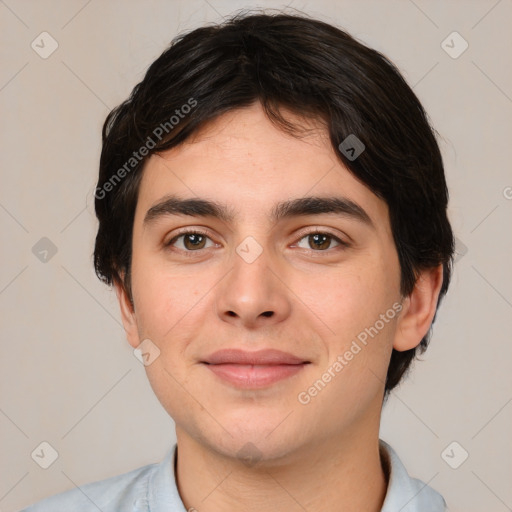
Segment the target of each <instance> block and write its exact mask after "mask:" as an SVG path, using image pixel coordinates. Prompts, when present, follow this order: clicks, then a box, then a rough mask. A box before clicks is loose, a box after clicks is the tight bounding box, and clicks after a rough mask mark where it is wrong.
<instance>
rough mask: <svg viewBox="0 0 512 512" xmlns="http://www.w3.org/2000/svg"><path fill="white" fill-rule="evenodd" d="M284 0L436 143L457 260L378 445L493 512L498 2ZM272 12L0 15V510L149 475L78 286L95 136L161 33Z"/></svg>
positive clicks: (145, 404)
mask: <svg viewBox="0 0 512 512" xmlns="http://www.w3.org/2000/svg"><path fill="white" fill-rule="evenodd" d="M290 4H291V6H292V7H293V8H297V9H300V10H303V11H305V12H307V13H309V14H311V15H314V16H317V17H318V18H320V19H323V20H325V21H331V22H334V23H336V24H338V25H339V26H341V27H343V28H346V29H347V30H348V31H349V32H351V33H352V34H353V35H354V36H356V37H358V38H360V39H361V40H363V41H365V42H366V43H368V44H370V45H371V46H373V47H375V48H376V49H378V50H380V51H382V52H384V53H385V54H386V55H388V56H389V57H390V58H391V59H392V60H393V61H394V62H395V63H396V64H397V65H398V66H399V68H400V69H401V70H402V72H403V73H404V75H405V77H406V79H407V80H408V82H409V83H410V84H411V85H412V86H413V87H414V90H415V92H416V93H417V94H418V96H419V98H420V100H421V101H422V102H423V104H424V106H425V107H426V109H427V111H428V112H429V114H430V116H431V119H432V122H433V124H434V125H435V127H436V128H437V130H438V131H439V132H440V134H441V135H442V137H443V139H442V140H441V146H442V151H443V155H444V158H445V164H446V172H447V178H448V182H449V187H450V190H451V203H450V218H451V220H452V223H453V227H454V230H455V232H456V235H457V237H458V239H459V240H460V241H461V243H460V245H459V252H460V256H459V260H458V262H457V264H456V268H455V272H454V276H453V282H452V285H451V289H450V291H449V294H448V296H447V298H446V299H445V301H444V303H443V305H442V308H441V310H440V312H439V315H438V319H437V321H436V323H435V329H434V336H433V339H432V342H431V346H430V348H429V350H428V351H427V353H426V354H425V356H424V357H423V359H424V361H423V362H418V363H417V364H416V366H415V371H414V372H413V373H412V375H411V377H410V378H409V379H408V380H407V381H406V382H405V383H404V384H403V385H402V386H401V387H400V389H399V390H397V391H396V392H394V393H393V395H392V397H391V398H390V401H389V403H388V405H387V406H386V408H385V409H384V412H383V419H382V429H381V437H382V438H383V439H385V440H386V441H388V442H389V443H390V444H391V445H392V446H393V447H394V448H395V450H396V451H397V452H398V454H399V455H400V456H401V458H402V460H403V461H404V463H405V465H406V467H407V468H408V470H409V472H410V474H411V475H412V476H415V477H418V478H421V479H422V480H424V481H425V482H428V483H429V484H430V485H431V486H432V487H434V488H435V489H437V490H439V491H440V492H441V493H442V494H443V495H444V497H445V499H446V500H447V502H448V504H449V509H450V510H451V511H460V512H462V511H464V512H477V511H478V512H480V511H483V510H485V511H486V512H490V511H496V512H501V511H505V510H510V508H511V507H512V487H511V486H510V481H511V477H512V446H511V445H512V442H511V440H510V432H511V431H512V403H511V401H512V373H511V371H510V363H511V359H512V358H511V356H512V343H511V335H510V333H511V332H512V321H511V318H512V314H511V313H512V266H511V265H510V261H511V253H512V229H511V227H510V226H511V222H510V221H511V214H512V188H511V187H512V173H511V165H510V151H509V147H510V141H511V139H512V133H511V131H512V130H511V114H512V99H511V98H512V73H511V69H512V67H511V60H512V59H511V53H510V48H512V30H511V28H512V27H511V20H512V2H511V1H510V0H501V1H496V0H489V1H487V0H481V1H476V0H475V1H455V0H452V1H435V2H434V1H420V0H414V1H412V0H410V1H409V0H401V1H399V0H396V1H355V0H354V1H342V2H337V1H334V0H331V1H328V0H324V1H316V2H313V1H310V2H306V1H303V0H294V1H292V2H290ZM284 5H285V4H284V3H281V2H272V1H268V2H259V3H257V4H256V3H246V2H242V1H224V0H208V1H206V0H186V1H172V2H171V1H164V0H152V1H146V2H143V1H134V0H131V1H121V0H116V1H100V0H92V1H86V0H79V1H78V0H77V1H67V2H64V1H61V2H57V1H49V0H41V1H36V0H33V1H26V0H25V1H24V0H18V1H15V0H5V1H0V17H1V25H0V39H1V43H2V44H1V46H0V52H1V57H2V66H1V68H0V108H1V123H2V147H1V151H0V159H1V163H0V169H1V171H0V172H1V185H0V226H1V247H2V258H1V265H0V308H1V312H2V315H1V340H2V345H1V347H2V351H1V354H2V357H1V358H0V384H1V394H0V438H1V446H2V450H1V461H2V462H1V467H0V510H1V511H2V512H11V511H16V510H19V509H21V508H22V507H24V506H26V505H28V504H29V503H31V502H33V501H36V500H39V499H41V498H43V497H45V496H48V495H51V494H54V493H57V492H60V491H63V490H65V489H69V488H72V487H73V486H75V485H81V484H83V483H86V482H89V481H94V480H99V479H103V478H106V477H109V476H112V475H116V474H120V473H123V472H126V471H128V470H130V469H133V468H136V467H139V466H141V465H145V464H148V463H151V462H156V461H159V460H160V459H161V458H162V457H163V455H164V453H165V452H166V451H167V450H168V448H169V447H170V445H171V444H172V443H174V439H175V438H174V425H173V423H172V420H170V418H169V417H168V416H167V415H166V413H165V412H164V411H163V409H162V408H161V406H160V404H159V403H158V401H157V399H156V398H155V397H154V395H153V393H152V391H151V389H150V387H149V384H148V383H147V380H146V376H145V373H144V369H143V366H142V365H141V364H140V363H139V361H138V360H137V359H136V358H135V357H134V356H133V353H132V351H131V350H130V347H129V345H128V344H127V343H126V342H125V338H124V332H123V330H122V328H121V325H120V320H119V314H118V309H117V303H116V299H115V295H114V293H113V292H111V291H109V290H108V289H107V288H106V287H104V286H103V285H102V284H101V283H100V282H99V281H98V280H97V279H96V277H95V275H94V272H93V267H92V250H93V240H94V236H95V229H96V221H95V217H94V214H93V205H92V198H93V191H94V186H95V179H96V172H97V166H98V158H99V152H100V129H101V125H102V122H103V120H104V118H105V116H106V115H107V113H108V111H109V109H111V108H113V107H114V106H115V105H117V104H118V103H119V102H121V101H122V100H124V99H125V98H126V96H127V95H128V94H129V92H130V91H131V89H132V87H133V86H134V85H135V84H136V83H137V82H138V81H140V80H141V78H142V77H143V74H144V72H145V70H146V69H147V67H148V65H149V64H150V63H151V62H152V61H153V60H154V59H155V58H156V57H157V56H158V55H159V54H160V53H161V52H162V51H163V49H164V47H166V46H167V45H168V44H169V43H170V41H171V39H172V38H173V37H174V36H175V35H176V34H177V33H178V32H179V31H182V30H185V29H191V28H195V27H197V26H199V25H201V24H203V23H205V22H213V21H219V20H221V19H222V17H223V16H226V15H228V14H231V13H232V12H234V11H235V10H237V9H240V8H242V7H256V6H263V7H275V8H280V7H283V6H284ZM43 31H47V32H48V33H49V34H51V36H52V37H53V38H54V39H55V40H56V41H57V42H58V45H59V46H58V49H57V50H56V51H55V52H54V53H53V54H52V55H50V56H49V57H48V58H47V59H43V58H41V57H40V55H39V54H38V53H36V51H34V50H33V49H32V48H31V43H32V41H34V40H36V43H37V41H40V38H39V39H37V37H38V36H39V34H40V33H41V32H43ZM453 31H457V32H458V33H459V34H460V35H461V36H462V37H463V38H464V40H466V41H467V43H468V44H469V47H468V49H467V50H466V51H465V52H464V53H462V54H461V55H460V56H459V57H458V58H452V57H451V56H450V55H448V53H447V52H446V51H445V50H444V49H443V47H442V45H441V43H442V42H443V41H444V40H445V39H446V38H447V36H448V35H449V34H451V33H452V32H453ZM45 37H47V36H45ZM452 39H453V38H452ZM45 41H46V43H45V48H46V49H48V48H49V47H50V46H49V40H48V39H46V40H45ZM450 41H451V39H448V43H447V44H449V45H450V46H453V47H454V48H452V50H451V51H452V52H453V51H459V50H460V49H461V48H462V46H461V44H462V41H461V40H457V39H455V40H454V42H453V43H451V42H450ZM39 44H40V45H41V43H39ZM43 237H47V238H48V239H50V240H51V242H52V243H53V244H54V246H55V248H56V249H57V252H56V254H55V255H53V256H52V255H51V252H49V253H48V255H47V258H48V261H47V262H46V263H45V262H42V261H40V259H39V258H41V257H42V254H41V253H39V258H38V257H36V254H34V253H33V250H32V248H33V247H34V245H35V244H36V243H37V242H38V241H39V240H40V239H41V238H43ZM40 243H42V244H43V246H44V244H45V243H48V242H40ZM36 247H39V246H36ZM43 249H44V247H43ZM40 250H41V249H40ZM36 253H37V251H36ZM43 441H46V442H48V443H50V444H51V445H52V446H53V447H54V449H55V450H57V452H58V454H59V457H58V459H57V460H56V461H55V463H53V464H52V465H51V466H50V467H49V468H48V469H42V468H41V467H39V465H37V464H36V462H34V460H33V459H32V458H31V453H32V452H33V451H34V450H35V449H36V447H38V446H39V445H40V443H41V442H43ZM453 441H456V442H457V443H458V445H456V446H455V448H453V446H452V448H453V451H451V449H449V450H448V455H449V457H446V456H445V457H444V458H443V457H442V453H443V451H444V450H445V448H446V447H447V446H448V445H450V443H452V442H453ZM462 450H465V451H467V452H468V453H469V457H468V458H467V460H466V461H465V462H464V463H463V464H462V465H460V466H459V467H458V469H452V468H451V467H450V466H449V465H448V463H447V462H446V461H445V460H449V462H450V463H451V464H452V465H456V463H460V460H461V457H462V456H463V454H464V452H463V451H462ZM47 453H48V451H47Z"/></svg>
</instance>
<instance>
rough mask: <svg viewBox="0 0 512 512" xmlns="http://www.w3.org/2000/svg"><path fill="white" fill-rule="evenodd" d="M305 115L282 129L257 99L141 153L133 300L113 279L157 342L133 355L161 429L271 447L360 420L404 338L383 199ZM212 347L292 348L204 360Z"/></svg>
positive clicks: (135, 335) (363, 422)
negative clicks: (139, 357) (252, 362)
mask: <svg viewBox="0 0 512 512" xmlns="http://www.w3.org/2000/svg"><path fill="white" fill-rule="evenodd" d="M289 117H290V119H291V120H295V121H297V119H296V118H294V116H293V115H292V114H291V113H289ZM301 124H302V126H306V125H305V123H304V122H302V123H301ZM308 126H309V128H310V129H311V130H310V131H309V132H308V135H307V136H304V137H302V138H294V137H292V136H290V135H287V134H285V133H283V132H282V131H280V130H279V129H277V128H276V127H274V125H273V124H272V123H271V122H270V121H269V120H268V118H267V117H266V116H265V115H264V113H263V110H262V109H261V106H260V105H259V104H255V105H253V106H251V107H249V108H245V109H240V110H237V111H233V112H230V113H228V114H225V115H222V116H221V117H218V118H217V119H216V120H215V121H214V122H212V123H210V124H209V125H208V126H207V127H206V128H205V129H203V130H202V131H201V132H199V133H197V134H196V135H195V136H194V137H193V138H191V139H189V140H187V141H186V143H184V144H183V145H181V146H180V147H177V148H173V149H171V150H169V151H167V152H165V153H162V154H161V155H160V156H156V155H153V156H152V157H151V158H150V159H149V160H148V162H147V164H146V167H145V169H144V173H143V177H142V181H141V185H140V190H139V197H138V203H137V208H136V213H135V220H134V230H133V257H132V267H131V282H132V294H133V301H134V310H133V311H132V310H131V309H130V306H129V304H128V302H127V300H126V296H125V294H123V292H122V291H121V292H119V289H118V293H119V296H120V300H121V306H122V309H123V321H124V323H125V327H126V330H127V334H128V339H129V341H130V343H131V344H132V346H134V347H136V346H138V345H139V343H140V342H142V340H150V343H151V344H154V346H156V347H157V348H158V350H159V351H160V353H159V355H158V357H156V358H155V359H154V361H152V362H151V364H149V365H148V366H146V371H147V375H148V377H149V380H150V383H151V385H152V388H153V390H154V392H155V393H156V395H157V397H158V399H159V400H160V402H161V403H162V405H163V406H164V408H165V409H166V410H167V412H168V413H169V414H170V416H171V417H172V418H173V419H174V421H175V422H176V426H177V429H179V431H180V432H183V433H186V435H188V436H190V437H192V438H194V439H195V440H197V441H199V442H201V443H202V444H203V445H204V446H207V447H209V448H211V449H212V450H215V451H216V452H218V453H222V454H224V455H227V456H230V457H236V456H237V454H238V453H239V451H240V450H241V449H242V447H243V446H244V445H246V443H252V444H251V446H255V447H257V450H258V453H259V454H260V456H261V457H262V458H268V459H272V458H278V457H282V456H284V455H286V454H291V453H294V452H297V451H300V450H301V449H303V448H304V447H310V448H311V447H314V446H315V444H317V443H319V442H321V441H325V440H327V439H335V438H336V437H339V436H342V435H351V433H353V432H356V431H357V432H361V429H365V428H366V429H367V428H368V425H370V424H371V425H372V428H375V425H376V422H377V423H378V418H379V415H380V407H381V404H382V394H383V389H384V382H385V379H386V372H387V367H388V363H389V358H390V355H391V350H392V348H393V345H395V346H397V347H398V346H399V345H400V343H405V342H404V340H403V339H402V338H401V334H400V333H401V332H402V334H403V333H404V332H407V328H404V329H402V330H400V329H399V327H400V321H401V317H402V316H403V314H404V310H403V308H404V307H406V306H407V304H408V303H404V302H403V301H402V299H401V296H400V292H399V283H400V268H399V262H398V257H397V252H396V248H395V245H394V242H393V237H392V233H391V229H390V224H389V213H388V209H387V206H386V204H385V203H384V202H383V201H382V200H381V199H379V198H378V197H377V196H375V195H374V194H373V193H372V192H371V191H370V190H369V189H368V188H366V186H364V185H363V184H362V183H360V182H359V181H358V180H357V179H356V178H355V177H354V176H352V175H351V174H350V173H349V172H348V171H347V169H346V168H344V166H343V165H342V164H341V163H340V161H339V160H338V159H337V157H336V155H335V153H334V150H333V149H332V147H331V145H330V143H329V141H328V138H327V131H326V130H325V129H324V128H322V127H321V126H320V125H315V124H312V123H311V124H309V125H308ZM171 196H172V198H173V199H175V200H176V199H178V200H187V199H196V200H206V201H209V202H214V203H217V206H218V210H215V209H212V208H209V207H206V206H204V205H203V206H202V209H201V208H197V207H196V208H195V210H194V209H191V208H190V203H189V205H188V206H189V208H188V209H185V208H184V206H183V203H182V204H181V206H180V205H179V204H178V203H177V202H174V203H172V202H170V201H169V199H170V198H171ZM305 198H315V200H316V201H317V202H316V203H314V200H313V199H312V200H311V201H310V202H309V203H308V202H307V201H304V199H305ZM327 198H329V199H335V200H337V202H336V201H330V202H325V200H326V199H327ZM301 199H302V200H303V201H302V202H300V203H298V202H297V201H296V200H301ZM166 201H167V202H166ZM294 201H295V203H294ZM280 203H283V204H284V205H285V206H281V207H280V208H277V207H276V205H278V204H280ZM185 204H186V203H185ZM314 204H316V205H317V206H319V207H320V208H318V207H317V208H316V210H315V209H314V208H312V207H311V205H314ZM286 205H288V208H286ZM308 205H309V206H308ZM333 205H336V207H334V206H333ZM220 210H222V212H221V213H222V215H221V214H219V211H220ZM276 212H279V215H276ZM401 302H402V305H401V304H400V303H401ZM400 309H402V311H401V312H400V314H398V313H399V310H400ZM426 328H428V326H427V327H426ZM421 337H422V333H421V332H417V333H415V338H414V340H413V342H411V343H412V344H413V345H417V344H418V343H419V341H420V340H421ZM145 343H148V342H145ZM151 346H153V345H151ZM356 347H358V348H356ZM404 348H409V347H404ZM223 349H240V350H243V351H246V352H251V353H254V352H257V351H260V350H263V349H275V350H280V351H283V352H286V353H288V354H292V355H293V356H295V357H296V358H298V359H299V360H300V361H301V362H304V364H300V365H295V367H294V368H291V365H289V364H288V365H284V364H281V365H278V368H279V369H278V370H276V367H274V368H271V369H269V366H265V365H264V366H263V368H261V367H260V368H258V367H256V368H254V369H252V370H248V369H247V367H244V368H242V367H241V365H237V364H234V365H233V364H232V365H224V368H223V369H221V368H220V367H221V365H220V364H217V365H214V364H206V363H205V361H208V360H210V361H212V358H211V355H212V354H213V353H214V352H217V351H219V350H223ZM155 350H156V349H155ZM157 352H158V351H156V352H153V353H154V354H156V353H157ZM336 362H338V364H336ZM213 366H216V367H217V368H213ZM219 369H221V371H218V370H219ZM279 371H281V373H280V374H279V375H280V376H281V377H283V375H287V376H285V377H284V378H279V379H277V377H276V375H277V374H278V373H279ZM251 372H252V373H251ZM258 372H260V373H258ZM265 372H266V373H265ZM226 374H229V375H231V380H230V379H226V378H225V375H226ZM223 375H224V376H223ZM267 378H268V379H269V380H265V379H267ZM276 379H277V380H276ZM319 381H320V382H319ZM377 428H378V427H377Z"/></svg>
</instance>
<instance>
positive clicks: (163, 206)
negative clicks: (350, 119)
mask: <svg viewBox="0 0 512 512" xmlns="http://www.w3.org/2000/svg"><path fill="white" fill-rule="evenodd" d="M323 213H335V214H338V215H341V216H344V217H347V218H351V219H354V220H357V221H359V222H362V223H363V224H366V225H368V226H369V227H372V228H375V226H374V224H373V222H372V220H371V218H370V216H369V215H368V214H367V213H366V211H365V210H364V209H363V208H362V207H361V206H359V205H358V204H357V203H355V202H354V201H351V200H350V199H347V198H346V197H317V196H310V197H300V198H297V199H289V200H286V201H282V202H280V203H277V204H276V205H274V207H273V208H272V210H271V212H270V215H269V220H270V221H271V222H278V221H279V220H281V219H285V218H291V217H298V216H306V215H319V214H323ZM169 215H188V216H191V217H211V218H216V219H219V220H221V221H223V222H226V223H230V222H233V220H234V219H235V218H236V212H235V211H234V210H233V209H231V208H230V207H228V206H227V205H225V204H223V203H219V202H217V201H212V200H209V199H201V198H187V199H184V198H180V197H177V196H174V195H171V196H165V197H164V198H163V199H162V200H160V201H159V202H158V203H156V204H155V205H154V206H152V207H151V208H150V209H149V210H148V211H147V212H146V215H145V217H144V222H143V225H144V226H147V225H149V224H152V223H153V222H154V221H156V220H157V219H159V218H162V217H166V216H169Z"/></svg>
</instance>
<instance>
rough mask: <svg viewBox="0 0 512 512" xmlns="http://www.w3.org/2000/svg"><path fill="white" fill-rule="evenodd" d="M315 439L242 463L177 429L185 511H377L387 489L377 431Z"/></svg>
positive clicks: (178, 475) (179, 482) (179, 477)
mask: <svg viewBox="0 0 512 512" xmlns="http://www.w3.org/2000/svg"><path fill="white" fill-rule="evenodd" d="M372 434H373V435H358V436H354V435H345V436H343V437H341V436H340V437H338V438H336V439H332V438H329V439H325V440H320V441H318V440H316V441H315V442H314V443H311V444H310V445H308V446H301V447H300V449H298V450H296V451H295V452H293V453H290V454H287V455H286V457H285V458H284V459H283V458H279V459H277V460H276V459H274V460H264V461H263V460H259V461H257V460H254V461H252V462H251V461H246V462H244V461H241V460H240V459H237V458H235V457H227V456H226V455H225V454H221V453H219V452H216V451H215V450H214V449H212V447H211V446H207V445H205V443H199V442H198V441H197V440H195V439H193V438H191V437H190V436H189V435H187V434H186V433H185V432H184V431H182V430H181V429H180V428H179V427H178V426H177V427H176V435H177V442H178V457H177V467H176V480H177V486H178V490H179V493H180V495H181V498H182V500H183V503H184V504H185V506H186V508H187V510H191V509H192V510H197V511H200V512H220V511H223V512H235V511H237V512H238V511H239V510H244V511H247V512H256V511H257V512H267V511H268V512H271V511H272V512H276V511H287V512H288V511H295V510H297V511H304V510H307V511H308V512H320V511H321V512H330V511H332V512H334V511H336V512H360V511H361V510H366V511H369V512H379V511H380V510H381V507H382V503H383V502H384V498H385V495H386V491H387V483H388V482H387V468H386V467H385V465H383V463H382V462H381V457H380V450H379V438H378V429H377V432H376V433H375V432H373V433H372Z"/></svg>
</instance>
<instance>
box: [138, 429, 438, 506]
mask: <svg viewBox="0 0 512 512" xmlns="http://www.w3.org/2000/svg"><path fill="white" fill-rule="evenodd" d="M177 449H178V446H177V444H176V443H175V444H174V446H173V447H172V448H171V449H170V450H169V452H168V453H167V455H166V456H165V458H164V459H163V460H162V462H161V463H160V464H159V466H158V468H157V471H155V472H154V473H153V474H152V477H151V479H150V481H149V483H148V493H147V501H148V511H149V512H168V511H169V510H174V511H176V512H187V510H186V509H185V506H184V505H183V501H182V500H181V496H180V494H179V492H178V487H177V483H176V461H177V458H176V457H177ZM379 451H380V456H381V461H382V467H383V469H384V473H385V474H386V478H387V479H388V487H387V491H386V497H385V499H384V503H383V504H382V508H381V512H398V511H400V512H420V511H424V510H428V511H429V512H443V511H444V510H445V505H446V503H445V501H444V499H443V498H442V496H441V495H440V494H438V493H437V492H436V491H434V490H433V489H432V488H430V487H429V486H428V485H427V484H425V483H423V482H422V481H421V480H417V479H415V478H411V477H410V476H409V474H408V473H407V470H406V469H405V467H404V465H403V464H402V462H401V460H400V458H399V457H398V455H397V453H396V452H395V451H394V450H393V448H392V447H391V446H390V445H389V444H387V443H386V442H385V441H383V440H382V439H380V440H379ZM171 507H172V508H171Z"/></svg>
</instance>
